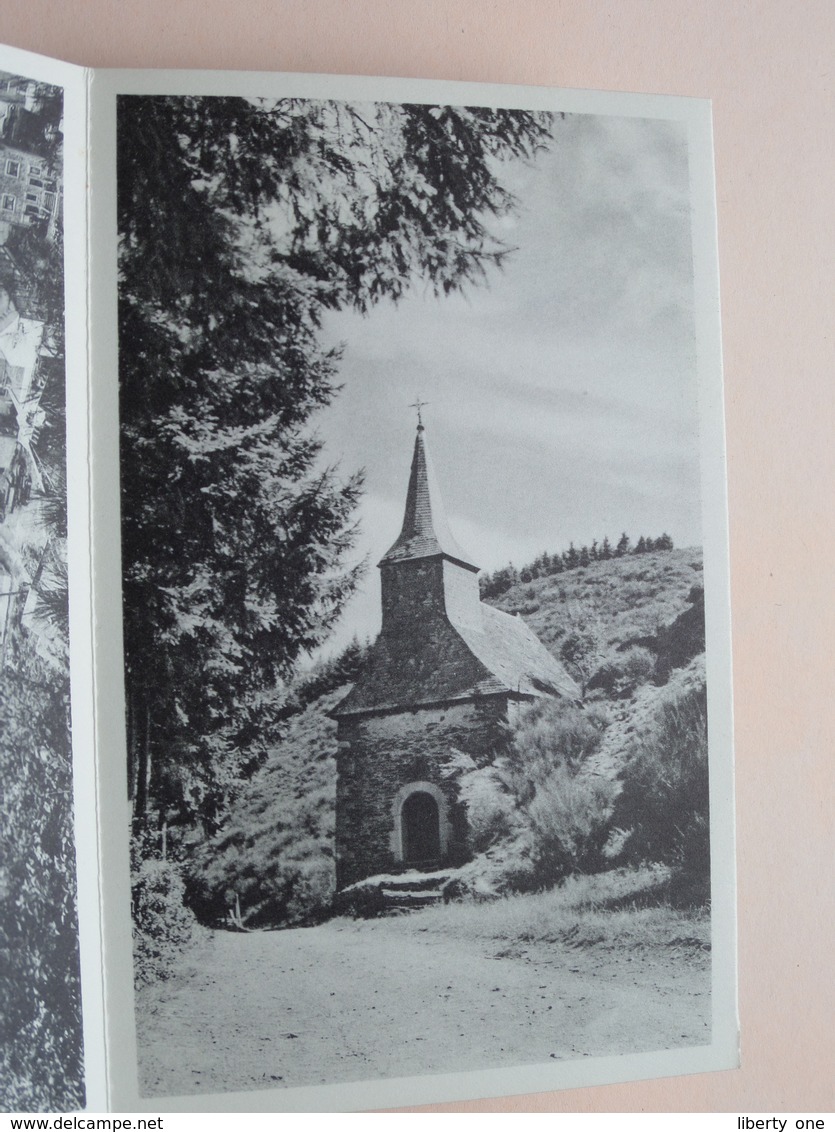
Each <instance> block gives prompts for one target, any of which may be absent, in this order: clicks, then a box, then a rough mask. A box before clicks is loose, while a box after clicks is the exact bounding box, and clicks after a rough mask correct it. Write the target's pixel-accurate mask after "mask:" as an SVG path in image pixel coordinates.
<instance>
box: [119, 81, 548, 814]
mask: <svg viewBox="0 0 835 1132" xmlns="http://www.w3.org/2000/svg"><path fill="white" fill-rule="evenodd" d="M549 128H550V119H549V118H548V117H547V116H545V115H532V114H527V113H524V112H519V111H503V110H491V109H464V108H458V109H453V108H446V107H432V106H397V105H389V104H383V103H379V104H367V105H365V104H363V105H356V106H355V105H351V104H338V103H332V102H318V101H307V100H298V99H285V100H280V101H277V102H272V103H267V102H264V101H258V100H249V99H243V98H225V97H222V98H221V97H212V98H206V97H132V96H125V97H122V98H120V99H119V103H118V133H117V138H118V219H119V234H120V260H119V269H120V306H119V348H120V354H119V356H120V372H119V379H120V394H121V406H120V408H121V419H122V447H121V464H122V479H121V482H122V509H123V564H124V616H125V655H126V669H127V672H126V676H127V692H128V732H129V748H130V756H131V782H132V789H133V796H134V806H135V812H136V813H138V814H140V815H142V814H143V813H144V812H145V811H146V810H147V809H148V807H149V806H150V805H151V804H152V803H153V805H154V806H158V807H160V808H163V809H164V808H166V807H170V806H175V807H178V806H184V807H185V809H186V810H187V811H188V812H190V813H198V814H199V815H200V816H201V817H202V819H203V821H204V823H205V824H206V825H207V828H211V827H212V826H213V825H214V824H215V823H216V822H217V820H218V819H219V816H220V815H221V814H222V811H223V807H224V805H225V802H226V800H227V799H228V797H229V795H230V792H231V791H233V790H234V789H235V783H236V782H237V781H239V779H240V776H241V774H242V773H244V772H246V768H247V763H248V762H249V765H252V763H253V760H254V761H255V762H257V761H258V759H259V758H260V757H262V756H263V752H264V750H265V748H266V747H267V746H268V745H269V744H270V743H271V742H272V741H273V740H274V738H275V736H276V734H277V723H278V719H279V714H280V711H279V709H280V700H281V682H282V681H283V680H286V679H287V678H288V677H289V676H290V674H291V672H292V669H293V665H294V663H295V661H296V659H297V657H298V656H299V654H300V653H302V652H303V651H305V650H309V649H311V648H313V647H315V646H316V645H317V644H318V643H320V642H321V641H322V639H323V638H324V637H325V636H326V634H327V632H328V630H329V628H330V627H331V626H332V624H333V622H334V620H335V619H336V617H337V616H338V614H339V612H340V610H341V608H342V606H343V604H344V602H345V600H346V598H347V597H348V596H349V595H350V593H351V591H352V589H353V587H354V585H355V583H356V580H357V567H356V565H354V566H353V567H352V566H351V564H350V562H349V560H348V556H349V554H350V551H351V547H352V544H353V540H354V528H353V519H352V515H353V511H354V507H355V504H356V502H357V500H358V497H359V493H360V490H361V479H360V477H359V476H348V477H347V478H340V476H339V475H338V474H337V471H336V470H335V469H333V468H327V467H323V464H322V460H321V453H320V445H319V443H318V441H317V440H316V439H315V437H314V435H313V434H312V432H311V431H310V421H311V417H312V415H313V414H314V413H315V412H316V410H317V409H319V408H321V407H322V406H324V405H326V404H327V403H328V402H329V401H330V400H331V398H332V397H333V396H334V394H335V391H336V380H337V370H338V362H339V357H338V353H336V352H334V351H328V350H326V349H324V348H323V347H322V345H321V342H320V339H319V326H320V321H321V318H322V315H323V313H324V312H325V311H326V310H329V309H336V308H340V307H346V306H351V307H354V308H356V309H358V310H362V311H365V310H367V309H369V308H370V307H371V306H372V305H373V304H374V303H376V302H378V301H379V300H380V299H383V298H390V299H393V300H397V299H398V298H399V297H400V296H401V295H402V294H403V293H404V292H405V290H406V289H407V288H408V287H409V286H410V284H411V283H412V281H414V280H416V279H423V280H425V281H427V282H428V283H429V285H430V286H431V287H432V288H433V289H434V290H435V292H436V293H438V294H446V293H449V292H451V291H454V290H456V289H459V288H461V287H463V286H465V285H467V284H470V283H476V282H478V281H479V280H480V279H482V278H483V277H484V275H485V273H486V271H487V270H488V269H489V267H490V266H491V265H495V264H497V263H501V261H502V259H503V258H504V256H505V255H506V254H507V253H508V251H509V249H508V247H507V246H506V245H504V244H503V243H502V242H501V241H500V240H498V239H496V238H495V237H494V236H493V235H492V234H491V231H490V229H489V227H488V225H487V223H486V218H487V217H490V216H498V215H502V214H504V213H506V212H508V211H509V210H510V209H511V208H512V207H513V204H514V201H513V198H512V196H511V195H510V194H509V193H508V192H507V190H506V189H505V188H504V187H503V186H502V184H501V182H500V180H499V178H498V170H499V168H500V164H499V163H500V161H501V160H502V159H504V158H514V157H519V156H523V157H528V156H531V155H532V154H533V153H534V152H535V151H536V150H537V148H538V147H540V146H541V145H543V144H545V143H546V142H547V141H548V139H549Z"/></svg>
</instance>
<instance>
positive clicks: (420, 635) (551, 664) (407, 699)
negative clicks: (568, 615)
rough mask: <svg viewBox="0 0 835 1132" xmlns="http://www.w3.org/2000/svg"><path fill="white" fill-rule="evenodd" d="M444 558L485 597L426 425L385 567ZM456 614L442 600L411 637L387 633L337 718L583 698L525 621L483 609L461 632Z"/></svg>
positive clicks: (409, 629) (400, 631) (415, 626)
mask: <svg viewBox="0 0 835 1132" xmlns="http://www.w3.org/2000/svg"><path fill="white" fill-rule="evenodd" d="M438 555H443V556H444V557H446V558H450V559H452V560H453V561H454V562H455V563H457V565H458V566H460V567H463V568H464V570H466V571H472V573H469V574H467V575H466V577H467V580H468V584H471V585H472V586H473V588H474V592H475V595H477V594H478V589H477V587H478V583H477V581H476V579H475V577H474V574H475V572H476V571H477V570H478V567H477V566H474V565H473V564H472V563H471V562H470V561H469V559H468V558H467V557H466V556H465V555H464V553H463V551H462V550H461V549H460V548H459V546H458V544H457V543H456V542H455V540H454V539H453V537H452V534H451V533H450V530H449V526H448V525H447V521H446V516H445V515H444V512H443V507H442V506H441V497H440V493H439V492H438V488H437V485H436V483H435V480H434V476H433V473H432V466H431V464H430V462H429V457H428V454H427V451H426V445H425V442H424V437H423V426H422V425H420V424H419V425H418V432H417V437H416V439H415V450H414V455H413V456H412V469H411V474H410V477H409V489H408V492H407V496H406V512H405V516H404V519H403V528H402V530H401V531H400V534H399V536H398V538H397V540H396V541H395V543H394V545H393V546H392V547H391V549H390V550H389V551H388V553H387V554H386V555H385V556H384V557H383V558H382V559H381V561H380V565H381V566H383V565H397V564H398V563H401V562H408V561H411V560H413V559H416V558H428V557H436V556H438ZM448 608H449V607H445V605H444V604H443V599H441V604H440V606H439V605H438V604H437V602H436V604H435V606H434V608H433V607H432V606H431V605H427V606H426V607H425V610H424V611H423V612H422V614H421V615H420V617H418V618H417V619H416V621H415V623H414V624H410V625H409V626H408V627H407V629H406V630H404V629H403V627H402V626H399V627H397V628H396V629H395V630H392V629H391V628H390V629H389V630H386V628H385V627H384V630H383V632H382V633H381V634H380V636H379V637H378V638H377V641H376V642H375V644H374V647H373V648H372V650H371V653H370V655H369V658H368V661H367V663H366V667H365V669H364V671H363V672H362V674H361V675H360V677H359V679H358V681H357V683H356V684H355V685H354V687H353V688H352V690H351V691H350V692H349V693H348V695H347V696H346V697H345V699H344V700H342V702H341V703H339V704H338V705H337V706H336V707H335V708H334V709H333V711H332V712H331V713H330V714H331V715H333V716H335V717H337V718H338V717H340V716H348V715H355V714H362V713H365V712H382V711H396V710H408V709H409V708H412V707H417V706H420V705H425V704H437V703H449V702H452V701H456V700H459V701H465V700H472V699H477V698H478V697H481V696H490V695H521V696H548V695H552V696H564V697H566V698H568V699H572V700H574V699H579V698H580V689H579V688H578V686H577V685H576V684H575V682H574V681H573V680H572V679H571V677H570V676H569V675H568V673H567V672H566V671H565V669H564V668H563V666H562V664H560V662H559V661H558V660H557V659H556V658H555V657H553V656H552V655H551V654H550V653H549V652H548V650H547V649H546V648H545V646H544V645H543V644H542V642H541V641H540V640H539V638H538V637H537V636H536V635H535V634H534V633H533V632H532V630H531V629H529V628H528V626H527V625H526V624H525V622H524V621H523V620H522V619H521V617H512V616H511V615H510V614H508V613H503V612H502V611H501V610H499V609H494V608H493V607H492V606H490V605H485V604H484V603H483V602H479V603H478V609H479V611H480V616H478V617H477V618H476V619H475V622H476V623H474V624H470V623H467V624H463V623H462V624H458V623H457V622H456V621H454V620H453V619H452V617H451V616H450V614H449V612H448V611H447V610H448ZM453 608H454V605H453Z"/></svg>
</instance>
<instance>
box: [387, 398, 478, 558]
mask: <svg viewBox="0 0 835 1132" xmlns="http://www.w3.org/2000/svg"><path fill="white" fill-rule="evenodd" d="M425 432H426V429H425V428H424V427H423V423H422V422H421V421H420V418H418V426H417V436H416V437H415V448H414V453H413V455H412V470H411V474H410V476H409V487H408V490H407V492H406V509H405V512H404V515H403V526H402V528H401V531H400V534H399V535H398V536H397V539H396V540H395V542H394V544H393V545H392V546H391V547H390V548H389V550H388V551H387V552H386V554H384V555H383V557H382V558H381V559H380V562H379V565H380V566H383V565H384V564H386V563H389V562H406V561H412V560H414V559H417V558H428V557H431V556H433V555H436V554H442V555H444V556H445V557H446V558H451V559H452V560H453V561H455V562H457V563H459V565H461V566H464V567H466V569H468V570H475V571H476V572H478V569H479V568H478V566H476V565H475V564H474V563H473V562H472V561H471V560H470V558H469V557H468V556H467V555H466V554H465V553H464V551H463V550H462V549H461V548H460V546H459V545H458V543H457V542H456V541H455V539H454V538H453V537H452V532H451V531H450V529H449V524H448V522H447V517H446V514H445V512H444V507H443V503H442V502H441V493H440V490H439V488H438V483H437V480H436V479H435V472H434V469H433V467H432V462H431V460H430V458H429V453H428V451H427V448H426V440H425V436H424V434H425Z"/></svg>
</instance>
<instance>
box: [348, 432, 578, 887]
mask: <svg viewBox="0 0 835 1132" xmlns="http://www.w3.org/2000/svg"><path fill="white" fill-rule="evenodd" d="M379 569H380V576H381V593H382V613H383V622H382V630H381V632H380V636H379V637H378V639H377V641H376V642H375V644H374V646H373V647H372V650H371V654H370V656H369V659H368V662H367V664H366V667H365V669H364V671H363V673H362V674H361V676H360V678H359V680H358V681H357V683H356V684H355V685H354V687H353V689H352V690H351V691H350V692H349V694H348V695H347V696H346V697H345V699H344V700H342V702H341V703H340V704H338V705H337V707H336V709H335V710H334V711H333V713H332V714H333V717H334V718H335V719H336V721H337V740H338V753H337V792H336V862H337V888H339V889H343V888H345V887H346V886H348V885H351V884H353V883H355V882H356V881H359V880H363V879H365V878H367V877H370V876H376V875H381V874H389V873H397V872H403V871H406V870H409V869H420V870H424V871H426V870H433V869H441V868H447V867H454V866H456V865H460V864H463V863H464V862H466V861H467V860H468V859H469V857H470V855H471V850H470V844H469V831H468V826H467V817H466V812H465V809H464V807H463V805H462V804H461V803H460V802H459V801H458V799H457V796H456V787H455V784H454V779H453V776H452V774H451V773H450V768H451V765H452V763H453V762H454V760H455V758H456V756H460V754H461V753H463V754H465V755H467V756H469V757H470V758H471V759H472V760H473V762H475V764H476V765H477V766H479V767H483V766H486V765H488V764H489V763H490V762H492V761H493V760H494V759H495V758H496V756H497V755H498V754H499V753H500V752H501V750H502V749H503V747H504V744H505V743H506V741H507V740H506V727H507V723H508V722H509V721H510V720H512V718H513V715H514V713H515V712H516V711H517V710H518V708H519V706H520V705H521V704H524V703H526V702H530V701H531V700H532V699H535V698H537V697H542V696H556V697H563V698H566V699H569V700H572V701H573V700H575V699H578V698H579V689H578V688H577V685H576V684H575V683H574V681H573V680H572V679H571V677H570V676H569V675H568V674H567V672H566V671H565V670H564V668H563V667H562V665H561V664H560V663H559V662H558V661H557V660H556V659H555V658H554V657H553V656H552V655H551V654H550V653H549V652H548V651H547V649H546V648H545V646H544V645H543V644H542V643H541V642H540V641H539V640H538V638H537V637H536V636H535V635H534V633H533V632H532V631H531V630H530V629H529V628H528V626H527V625H526V624H525V622H524V621H523V620H522V619H521V617H513V616H511V615H509V614H507V613H503V612H502V611H500V610H497V609H494V608H492V607H491V606H488V605H485V604H484V603H483V602H482V601H481V599H480V595H479V588H478V573H479V568H478V566H476V565H475V564H474V563H473V562H472V561H471V559H470V558H469V557H468V556H467V555H466V554H465V553H464V552H463V551H462V550H461V548H460V547H459V546H458V545H457V543H456V542H455V539H454V538H453V536H452V534H451V532H450V530H449V526H448V524H447V521H446V518H445V516H444V512H443V508H442V505H441V499H440V493H439V491H438V488H437V484H436V482H435V478H434V475H433V472H432V467H431V463H430V460H429V456H428V453H427V449H426V439H425V433H424V428H423V426H422V424H419V425H418V431H417V437H416V439H415V447H414V454H413V458H412V467H411V474H410V479H409V487H408V492H407V496H406V507H405V515H404V519H403V527H402V529H401V532H400V535H399V536H398V538H397V540H396V541H395V543H394V545H393V546H392V547H391V549H390V550H389V551H388V553H387V554H386V555H385V556H384V557H383V558H382V560H381V561H380V563H379Z"/></svg>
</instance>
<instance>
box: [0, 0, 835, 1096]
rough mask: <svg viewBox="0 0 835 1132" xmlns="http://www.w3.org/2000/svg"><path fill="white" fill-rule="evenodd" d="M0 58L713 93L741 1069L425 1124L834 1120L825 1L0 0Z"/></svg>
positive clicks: (833, 417) (829, 156)
mask: <svg viewBox="0 0 835 1132" xmlns="http://www.w3.org/2000/svg"><path fill="white" fill-rule="evenodd" d="M0 41H2V42H5V43H8V44H11V45H13V46H16V47H23V48H28V49H29V50H33V51H40V52H42V53H44V54H51V55H55V56H57V57H59V58H63V59H67V60H69V61H71V62H75V63H82V64H87V65H90V66H103V67H210V68H229V69H241V70H271V71H272V70H284V71H319V72H334V73H348V74H369V75H373V74H379V75H394V76H409V77H416V78H439V79H462V80H470V81H476V82H484V81H489V82H506V83H531V84H536V85H546V86H564V87H581V88H594V89H601V90H618V91H643V92H648V93H652V92H655V93H662V94H681V95H695V96H698V97H702V98H711V99H712V100H713V110H714V128H715V140H716V172H717V196H718V209H719V246H720V273H721V286H722V317H723V343H724V354H725V397H726V412H727V427H728V465H729V491H730V533H731V575H732V602H733V632H734V695H735V711H736V768H737V822H738V869H739V878H738V879H739V901H740V903H739V936H740V955H739V963H740V1014H741V1023H742V1068H741V1069H739V1070H735V1071H731V1072H724V1073H711V1074H703V1075H696V1076H692V1077H682V1078H675V1079H666V1080H658V1081H651V1082H640V1083H634V1084H628V1085H617V1086H606V1087H597V1088H587V1089H578V1090H571V1091H566V1092H561V1093H541V1094H536V1095H531V1096H526V1097H509V1098H506V1099H503V1100H491V1101H483V1102H472V1103H468V1104H456V1105H446V1106H437V1107H438V1108H439V1109H441V1110H446V1111H455V1110H461V1111H466V1110H473V1111H491V1112H495V1111H546V1112H547V1111H552V1112H560V1111H565V1112H581V1111H587V1110H591V1111H603V1112H607V1111H641V1110H646V1111H726V1112H735V1111H736V1112H746V1111H747V1112H752V1111H758V1112H768V1111H773V1112H786V1111H813V1110H817V1111H831V1110H833V1109H835V1103H833V1101H835V1072H833V1066H835V1021H833V1020H834V1019H835V977H833V935H835V932H834V931H833V929H834V928H835V917H834V916H833V905H835V898H834V893H835V882H833V873H834V872H835V870H833V861H834V860H835V836H833V834H835V817H834V816H833V815H834V814H835V805H833V803H835V790H833V785H834V783H833V779H835V770H834V768H835V758H834V757H833V752H835V742H833V740H835V715H834V714H833V698H835V697H833V689H835V679H833V677H835V664H833V648H834V647H835V646H833V641H834V640H835V602H833V594H832V590H833V566H832V562H833V557H835V533H833V532H834V528H833V517H835V508H834V504H835V491H833V488H835V474H833V473H835V445H833V431H835V411H833V410H834V409H835V357H834V356H833V352H834V351H833V333H832V330H833V246H835V241H834V240H833V228H835V220H834V219H833V218H834V217H835V207H833V202H834V201H835V193H833V188H835V186H833V169H835V141H834V140H833V139H835V121H833V94H832V82H833V80H832V66H833V64H832V60H833V57H835V4H833V3H832V2H831V0H803V2H802V3H792V2H791V0H698V2H697V3H694V2H693V0H585V2H584V0H564V2H561V0H490V2H489V3H488V2H486V0H411V2H409V0H399V2H398V0H236V2H234V3H230V2H228V0H4V3H3V4H2V7H0Z"/></svg>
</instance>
